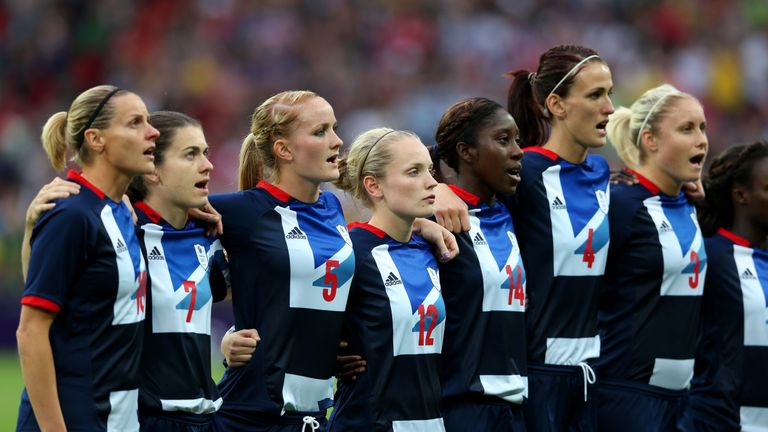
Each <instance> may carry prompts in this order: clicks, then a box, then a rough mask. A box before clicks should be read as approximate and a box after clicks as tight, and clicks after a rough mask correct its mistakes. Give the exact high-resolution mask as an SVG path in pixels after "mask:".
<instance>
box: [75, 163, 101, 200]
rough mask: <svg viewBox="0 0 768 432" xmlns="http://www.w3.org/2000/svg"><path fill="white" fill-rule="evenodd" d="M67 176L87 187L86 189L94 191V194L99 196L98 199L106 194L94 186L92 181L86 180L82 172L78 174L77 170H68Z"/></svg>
mask: <svg viewBox="0 0 768 432" xmlns="http://www.w3.org/2000/svg"><path fill="white" fill-rule="evenodd" d="M67 178H68V179H70V180H74V181H76V182H78V183H80V184H81V185H83V186H85V187H87V188H88V189H90V190H92V191H93V193H95V194H96V196H97V197H99V199H104V197H105V196H107V194H105V193H104V192H102V191H101V189H99V188H97V187H96V186H94V184H93V183H91V182H89V181H88V180H86V179H85V177H83V175H82V174H80V173H79V172H77V171H75V170H69V172H67Z"/></svg>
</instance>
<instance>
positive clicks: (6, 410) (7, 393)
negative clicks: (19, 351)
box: [0, 350, 24, 431]
mask: <svg viewBox="0 0 768 432" xmlns="http://www.w3.org/2000/svg"><path fill="white" fill-rule="evenodd" d="M0 383H2V385H0V431H12V430H14V429H15V428H16V413H17V412H18V409H19V397H20V396H21V389H22V388H23V387H24V380H22V379H21V369H20V368H19V357H18V356H17V355H16V351H8V350H6V351H0Z"/></svg>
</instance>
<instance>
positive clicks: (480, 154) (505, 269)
mask: <svg viewBox="0 0 768 432" xmlns="http://www.w3.org/2000/svg"><path fill="white" fill-rule="evenodd" d="M435 141H436V142H437V148H436V150H437V156H439V158H440V159H442V160H443V161H444V162H445V163H447V165H448V166H449V167H450V168H452V169H453V170H454V171H455V172H456V182H455V184H452V185H449V187H450V188H451V190H453V191H454V192H455V193H456V195H458V196H459V197H461V198H462V200H464V202H466V204H467V206H468V207H469V220H470V227H471V228H470V230H469V232H464V233H462V234H460V235H459V236H457V240H458V244H459V251H460V253H459V255H458V256H457V257H456V258H455V259H453V260H452V261H450V262H448V263H444V264H442V265H441V266H440V279H441V283H442V293H443V298H444V299H445V305H446V313H447V315H448V316H449V319H448V320H447V321H446V328H445V342H444V343H443V359H442V365H443V375H442V384H443V418H444V420H445V428H446V430H447V431H449V432H451V431H467V430H495V431H509V432H519V431H525V422H524V420H523V415H522V408H521V404H522V403H523V399H524V397H525V396H526V394H527V385H526V384H527V383H526V381H527V377H526V350H525V345H526V344H525V337H526V332H525V315H524V314H523V312H524V311H525V304H526V298H525V286H526V273H525V268H524V266H523V262H522V260H521V258H520V248H519V246H518V243H517V238H516V235H515V229H514V227H513V224H512V216H510V214H509V211H508V210H507V207H506V206H505V204H504V203H505V201H504V200H505V199H506V197H508V196H510V195H513V194H514V193H515V190H516V189H517V185H518V183H519V182H520V170H521V161H522V158H523V152H522V151H520V147H519V146H518V141H519V131H518V128H517V125H516V124H515V120H514V119H513V118H512V116H511V115H509V113H508V112H507V110H506V109H504V107H502V106H501V105H499V104H498V103H496V102H493V101H491V100H488V99H485V98H472V99H465V100H462V101H460V102H458V103H456V104H454V105H453V106H451V107H450V108H448V110H447V111H446V112H445V113H444V114H443V116H442V118H441V119H440V122H439V124H438V126H437V131H436V133H435Z"/></svg>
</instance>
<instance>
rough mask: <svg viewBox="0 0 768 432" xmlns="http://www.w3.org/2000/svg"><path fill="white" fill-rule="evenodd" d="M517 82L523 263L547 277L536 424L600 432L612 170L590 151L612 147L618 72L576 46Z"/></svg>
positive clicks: (515, 207)
mask: <svg viewBox="0 0 768 432" xmlns="http://www.w3.org/2000/svg"><path fill="white" fill-rule="evenodd" d="M511 75H512V76H513V80H512V83H511V84H510V88H509V94H508V102H509V104H508V107H507V108H508V110H509V112H510V113H511V114H512V117H514V118H515V120H516V121H517V122H518V123H519V124H518V126H519V127H520V131H521V142H522V144H523V145H522V147H524V149H523V150H524V155H523V163H522V171H521V173H520V174H521V180H520V183H519V184H518V186H517V193H516V194H515V195H514V197H513V198H511V199H510V200H509V203H508V207H509V210H510V212H511V213H512V217H513V219H514V224H515V230H516V232H517V237H518V240H519V243H520V250H521V253H522V258H523V262H526V263H528V265H529V266H531V265H533V263H535V265H536V266H539V268H540V269H541V271H535V272H529V273H528V274H527V279H528V284H527V286H526V295H527V296H528V302H529V303H528V306H529V307H528V309H527V310H526V322H527V329H528V335H527V349H528V384H529V393H528V396H529V397H528V402H527V403H526V404H525V406H524V408H525V417H526V424H527V427H528V429H529V430H534V431H549V430H558V431H566V430H591V429H592V428H593V426H592V423H593V415H592V413H593V407H592V404H591V402H590V401H589V396H588V392H587V385H588V383H593V382H594V379H595V376H594V373H593V371H592V369H591V368H590V367H589V365H588V364H587V360H590V359H594V358H596V357H597V356H598V355H599V353H600V336H599V335H598V334H597V304H598V294H599V283H600V279H601V278H602V275H603V274H604V272H605V260H606V257H607V250H608V217H607V213H608V203H609V198H608V193H609V186H608V181H609V177H610V170H609V168H608V163H607V162H606V161H605V159H604V158H603V157H601V156H598V155H591V154H589V149H590V148H596V147H601V146H603V145H605V143H606V124H607V123H608V116H609V115H610V114H611V113H613V104H612V103H611V99H610V94H611V92H612V90H613V80H612V78H611V71H610V69H609V68H608V66H607V65H606V63H605V61H604V60H602V59H601V58H600V57H599V56H598V54H597V53H596V52H595V51H593V50H591V49H589V48H584V47H580V46H570V45H567V46H558V47H554V48H551V49H549V50H547V51H546V52H545V53H543V54H542V55H541V57H540V59H539V66H538V68H537V70H536V72H529V71H527V70H518V71H515V72H513V73H511ZM548 131H549V132H548ZM444 198H445V199H444ZM438 203H441V204H440V209H436V212H435V214H436V216H437V219H438V222H441V223H443V224H445V225H444V226H446V227H447V228H449V229H452V228H454V227H457V228H458V227H461V228H462V229H463V230H468V229H469V226H468V225H469V224H468V221H462V217H461V216H460V215H461V214H465V213H466V205H464V204H463V203H458V204H457V203H456V201H455V200H451V199H450V198H446V197H444V195H443V194H442V193H441V194H439V195H438ZM457 210H458V211H457Z"/></svg>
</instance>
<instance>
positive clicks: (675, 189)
mask: <svg viewBox="0 0 768 432" xmlns="http://www.w3.org/2000/svg"><path fill="white" fill-rule="evenodd" d="M635 171H637V172H638V173H640V175H641V176H643V177H645V178H647V179H648V180H650V181H651V183H653V184H655V185H656V187H658V188H659V189H660V190H661V191H662V192H664V194H665V195H669V196H677V195H678V194H679V193H680V190H681V189H682V187H683V182H681V181H680V180H678V179H675V178H672V176H670V175H669V174H667V173H666V172H664V171H663V170H662V169H661V168H659V167H657V166H655V165H652V164H647V163H646V164H643V165H642V166H639V167H638V168H637V169H636V170H635Z"/></svg>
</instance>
